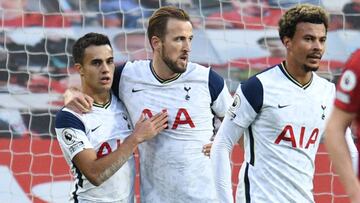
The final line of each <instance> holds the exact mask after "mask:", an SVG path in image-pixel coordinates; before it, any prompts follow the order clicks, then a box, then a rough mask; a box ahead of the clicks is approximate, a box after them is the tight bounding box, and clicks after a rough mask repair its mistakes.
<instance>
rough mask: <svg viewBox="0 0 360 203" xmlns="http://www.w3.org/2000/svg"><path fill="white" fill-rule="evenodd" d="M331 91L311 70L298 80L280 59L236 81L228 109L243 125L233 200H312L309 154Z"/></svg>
mask: <svg viewBox="0 0 360 203" xmlns="http://www.w3.org/2000/svg"><path fill="white" fill-rule="evenodd" d="M334 94H335V86H334V85H333V84H332V83H330V82H328V81H326V80H325V79H323V78H320V77H319V76H318V75H316V74H315V73H313V74H312V79H311V81H310V82H309V83H308V84H306V85H304V86H301V85H300V84H299V83H298V82H297V81H296V80H294V79H293V78H292V77H291V76H290V74H288V72H287V71H286V69H285V68H284V66H283V65H282V64H279V65H277V66H274V67H272V68H270V69H268V70H266V71H264V72H262V73H260V74H258V75H256V76H253V77H251V78H250V79H249V80H247V81H246V82H245V83H244V84H242V85H241V86H239V88H238V89H237V91H236V95H235V96H234V103H233V105H232V106H231V107H230V111H229V113H230V116H231V119H232V121H233V122H234V123H236V124H237V125H239V126H241V127H243V128H245V129H246V130H245V133H244V147H245V155H244V156H245V162H244V164H243V165H242V167H241V171H240V173H239V184H238V188H237V195H236V198H237V202H299V203H305V202H314V199H313V194H312V190H313V175H314V169H315V166H314V159H315V155H316V152H317V149H318V146H319V142H320V138H321V136H322V134H323V133H324V127H325V120H326V119H327V117H328V116H329V113H330V111H331V108H332V107H331V106H332V102H333V98H334Z"/></svg>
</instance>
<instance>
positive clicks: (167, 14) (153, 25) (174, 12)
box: [147, 6, 190, 48]
mask: <svg viewBox="0 0 360 203" xmlns="http://www.w3.org/2000/svg"><path fill="white" fill-rule="evenodd" d="M170 18H174V19H177V20H182V21H189V22H190V17H189V15H188V14H187V13H186V12H185V11H184V10H183V9H180V8H177V7H173V6H164V7H161V8H159V9H157V10H156V11H155V12H154V13H153V14H152V15H151V17H150V19H149V25H148V29H147V35H148V39H149V42H150V44H151V38H152V37H153V36H157V37H159V38H160V39H161V40H164V37H165V35H166V28H167V27H166V25H167V22H168V20H169V19H170ZM151 48H153V47H152V45H151Z"/></svg>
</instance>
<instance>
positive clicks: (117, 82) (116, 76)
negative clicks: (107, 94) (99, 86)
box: [111, 63, 126, 98]
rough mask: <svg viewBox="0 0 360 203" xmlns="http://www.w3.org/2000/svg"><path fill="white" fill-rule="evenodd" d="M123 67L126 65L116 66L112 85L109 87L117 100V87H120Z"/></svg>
mask: <svg viewBox="0 0 360 203" xmlns="http://www.w3.org/2000/svg"><path fill="white" fill-rule="evenodd" d="M125 65H126V63H124V64H122V65H120V66H116V67H115V71H114V77H113V83H112V86H111V90H112V91H113V93H114V94H115V96H116V97H117V98H119V85H120V78H121V73H122V71H123V70H124V67H125Z"/></svg>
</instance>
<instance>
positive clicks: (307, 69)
mask: <svg viewBox="0 0 360 203" xmlns="http://www.w3.org/2000/svg"><path fill="white" fill-rule="evenodd" d="M318 69H319V66H317V67H310V66H307V65H305V64H304V65H303V70H304V71H305V72H306V73H307V72H315V71H317V70H318Z"/></svg>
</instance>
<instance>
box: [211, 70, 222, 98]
mask: <svg viewBox="0 0 360 203" xmlns="http://www.w3.org/2000/svg"><path fill="white" fill-rule="evenodd" d="M208 85H209V90H210V96H211V104H212V103H213V102H214V101H216V99H217V98H218V96H219V95H220V93H221V91H222V90H223V88H224V79H223V78H222V77H221V76H220V75H219V74H217V73H216V72H215V71H213V70H212V69H210V72H209V84H208Z"/></svg>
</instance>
